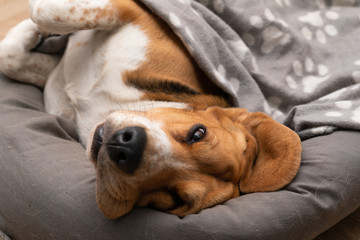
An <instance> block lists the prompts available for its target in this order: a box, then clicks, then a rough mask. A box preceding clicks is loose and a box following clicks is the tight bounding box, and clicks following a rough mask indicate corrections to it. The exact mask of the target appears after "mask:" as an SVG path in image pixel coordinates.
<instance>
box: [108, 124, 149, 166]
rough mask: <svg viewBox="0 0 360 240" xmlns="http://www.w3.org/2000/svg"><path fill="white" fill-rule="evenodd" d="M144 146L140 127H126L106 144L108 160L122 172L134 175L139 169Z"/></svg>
mask: <svg viewBox="0 0 360 240" xmlns="http://www.w3.org/2000/svg"><path fill="white" fill-rule="evenodd" d="M145 145H146V132H145V129H144V128H142V127H126V128H123V129H121V130H119V131H117V132H115V134H114V135H113V136H112V137H111V139H110V140H109V141H108V142H107V144H106V151H107V153H108V155H109V158H110V159H111V160H112V161H113V162H114V163H115V164H116V165H117V166H118V167H119V168H120V169H121V170H122V171H124V172H126V173H134V172H135V170H136V169H137V168H138V167H139V164H140V162H141V159H142V156H143V153H144V149H145Z"/></svg>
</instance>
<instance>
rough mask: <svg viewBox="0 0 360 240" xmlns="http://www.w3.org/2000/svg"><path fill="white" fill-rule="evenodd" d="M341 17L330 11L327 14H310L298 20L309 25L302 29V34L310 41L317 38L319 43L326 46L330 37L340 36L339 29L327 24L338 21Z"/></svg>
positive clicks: (319, 12) (321, 12)
mask: <svg viewBox="0 0 360 240" xmlns="http://www.w3.org/2000/svg"><path fill="white" fill-rule="evenodd" d="M339 17H340V16H339V13H337V12H335V11H330V10H329V11H325V12H323V11H316V12H309V13H307V14H306V15H304V16H300V17H299V18H298V20H299V21H300V22H303V23H306V25H307V26H304V27H302V29H301V32H302V34H303V35H304V37H305V38H306V39H307V40H308V41H311V40H313V39H314V38H315V39H316V40H317V41H318V42H320V43H322V44H325V43H327V41H328V40H327V39H328V37H335V36H337V35H338V30H337V28H336V27H335V26H334V25H332V24H331V23H327V22H330V21H336V20H338V19H339Z"/></svg>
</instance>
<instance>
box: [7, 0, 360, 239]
mask: <svg viewBox="0 0 360 240" xmlns="http://www.w3.org/2000/svg"><path fill="white" fill-rule="evenodd" d="M27 1H28V0H0V39H3V37H4V36H5V34H6V32H7V31H8V30H9V29H10V28H11V27H12V26H14V25H16V24H17V23H18V22H20V21H21V20H23V19H25V18H28V17H29V12H28V7H27ZM316 240H360V209H358V210H357V211H356V212H355V213H353V214H352V215H350V216H349V217H347V218H345V219H344V220H343V221H341V222H340V223H338V224H337V225H335V226H334V227H333V228H331V229H330V230H328V231H327V232H325V233H323V234H322V235H320V236H319V237H317V238H316Z"/></svg>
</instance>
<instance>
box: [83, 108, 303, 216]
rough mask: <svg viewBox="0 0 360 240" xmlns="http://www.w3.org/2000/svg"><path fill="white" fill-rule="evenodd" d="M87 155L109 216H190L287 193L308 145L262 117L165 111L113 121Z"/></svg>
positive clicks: (102, 127) (100, 129)
mask: <svg viewBox="0 0 360 240" xmlns="http://www.w3.org/2000/svg"><path fill="white" fill-rule="evenodd" d="M87 153H88V156H89V158H90V159H91V160H92V161H93V162H94V164H95V167H96V170H97V180H96V191H97V203H98V205H99V208H100V209H101V211H102V212H103V213H104V215H105V216H106V217H109V218H117V217H120V216H122V215H124V214H126V213H127V212H129V211H130V210H131V209H132V208H133V207H134V206H153V207H155V208H158V209H161V210H164V211H167V212H170V213H173V214H176V215H178V216H184V215H186V214H189V213H196V212H198V211H200V210H201V209H203V208H207V207H211V206H214V205H216V204H219V203H223V202H225V201H227V200H229V199H231V198H234V197H237V196H239V195H240V192H243V193H249V192H257V191H274V190H277V189H280V188H282V187H283V186H285V185H286V184H288V183H289V182H290V181H291V180H292V179H293V177H294V176H295V175H296V172H297V170H298V168H299V164H300V155H301V143H300V140H299V138H298V136H297V135H296V134H295V133H294V132H293V131H291V130H290V129H289V128H287V127H285V126H283V125H281V124H279V123H277V122H275V121H274V120H272V119H271V118H270V117H268V116H267V115H265V114H263V113H250V112H248V111H246V110H245V109H235V108H230V109H223V108H218V107H211V108H208V109H207V110H201V111H195V110H180V109H172V108H158V109H154V110H151V111H148V112H123V111H121V112H115V113H112V114H110V115H109V116H108V118H107V119H106V120H105V122H103V123H101V124H99V125H98V126H97V127H96V128H95V130H94V131H93V136H92V137H91V138H90V140H89V144H88V150H87Z"/></svg>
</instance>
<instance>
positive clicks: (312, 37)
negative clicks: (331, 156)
mask: <svg viewBox="0 0 360 240" xmlns="http://www.w3.org/2000/svg"><path fill="white" fill-rule="evenodd" d="M141 1H142V2H143V3H144V4H145V5H146V6H147V7H149V8H150V9H151V10H152V11H154V12H155V13H156V14H157V15H159V16H160V17H161V18H162V19H164V20H165V21H166V22H167V23H168V24H169V25H170V26H171V27H172V29H173V30H174V32H175V33H176V34H177V35H178V36H179V37H180V38H181V40H182V41H183V42H184V44H185V46H186V47H187V49H188V50H189V52H190V53H191V54H192V56H193V57H194V58H195V60H196V61H197V63H198V65H199V66H200V67H201V68H202V69H203V70H204V71H205V72H206V73H207V74H208V76H209V77H210V79H211V80H213V81H214V82H216V83H217V84H218V86H220V87H221V88H222V89H223V90H224V91H226V92H227V93H229V94H230V96H231V97H232V101H233V104H234V106H238V107H244V108H247V109H249V110H250V111H264V112H266V113H268V114H269V115H271V116H272V117H273V118H275V119H276V120H277V121H279V122H281V123H284V124H286V125H288V126H289V127H291V128H292V129H294V130H295V131H296V132H297V133H298V134H299V135H300V137H301V138H302V139H306V138H309V137H313V136H316V135H323V134H329V133H331V132H333V131H334V130H336V129H351V130H360V44H359V43H360V9H359V5H360V1H356V0H301V1H300V0H267V1H253V0H198V1H192V0H172V1H168V0H141Z"/></svg>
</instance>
